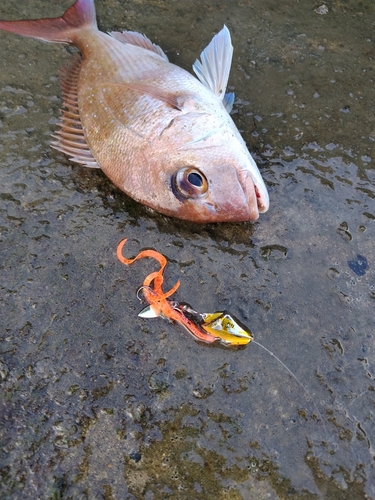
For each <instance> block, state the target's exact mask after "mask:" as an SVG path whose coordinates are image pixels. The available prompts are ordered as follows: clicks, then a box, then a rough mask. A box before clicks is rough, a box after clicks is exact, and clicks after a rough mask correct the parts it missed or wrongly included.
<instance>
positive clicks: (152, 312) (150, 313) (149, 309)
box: [138, 306, 160, 319]
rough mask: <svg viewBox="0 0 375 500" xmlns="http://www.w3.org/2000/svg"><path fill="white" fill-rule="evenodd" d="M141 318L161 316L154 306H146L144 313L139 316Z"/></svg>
mask: <svg viewBox="0 0 375 500" xmlns="http://www.w3.org/2000/svg"><path fill="white" fill-rule="evenodd" d="M138 316H139V317H140V318H147V319H148V318H157V317H159V316H160V314H158V313H157V312H156V311H155V310H154V309H153V307H152V306H146V307H145V308H144V309H142V311H141V312H140V313H139V314H138Z"/></svg>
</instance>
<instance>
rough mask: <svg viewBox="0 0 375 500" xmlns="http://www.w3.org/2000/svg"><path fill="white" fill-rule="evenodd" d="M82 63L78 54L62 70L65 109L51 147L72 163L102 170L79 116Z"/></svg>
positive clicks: (61, 79) (61, 82)
mask: <svg viewBox="0 0 375 500" xmlns="http://www.w3.org/2000/svg"><path fill="white" fill-rule="evenodd" d="M81 62H82V59H81V56H80V55H78V54H77V55H76V56H75V57H74V58H73V60H71V61H69V63H68V64H66V65H65V66H63V67H62V68H61V69H60V85H61V90H62V93H63V107H64V108H65V109H63V110H62V111H61V120H60V122H59V125H60V127H61V128H60V130H57V131H56V133H55V134H54V135H53V136H52V137H54V138H55V139H56V141H53V142H52V143H51V147H53V148H54V149H57V150H58V151H61V152H62V153H65V154H66V155H68V156H69V159H70V160H71V161H74V162H76V163H81V164H82V165H85V166H86V167H91V168H100V165H98V163H97V161H96V160H95V159H94V157H93V156H92V154H91V151H90V148H89V146H88V144H87V142H86V139H85V134H84V131H83V128H82V123H81V118H80V115H79V108H78V98H77V87H78V78H79V72H80V69H81Z"/></svg>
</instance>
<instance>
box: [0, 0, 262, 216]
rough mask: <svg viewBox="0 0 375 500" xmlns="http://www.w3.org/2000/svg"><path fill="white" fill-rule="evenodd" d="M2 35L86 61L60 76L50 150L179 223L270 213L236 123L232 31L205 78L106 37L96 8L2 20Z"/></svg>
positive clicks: (200, 64) (132, 43)
mask: <svg viewBox="0 0 375 500" xmlns="http://www.w3.org/2000/svg"><path fill="white" fill-rule="evenodd" d="M0 29H2V30H6V31H10V32H12V33H17V34H20V35H24V36H30V37H33V38H39V39H41V40H45V41H49V42H62V43H70V44H73V45H75V46H76V47H78V49H79V51H80V53H81V55H80V56H78V55H77V56H75V57H74V58H73V60H72V61H71V63H70V65H68V66H65V67H64V68H63V69H62V70H61V74H60V76H61V87H62V92H63V104H64V109H63V111H62V117H61V123H60V129H59V130H58V131H57V132H56V136H55V141H54V142H53V143H52V146H53V147H54V148H55V149H58V150H59V151H62V152H64V153H65V154H67V155H68V156H69V158H70V159H71V160H72V161H74V162H77V163H80V164H82V165H85V166H87V167H92V168H101V169H102V170H103V172H104V173H105V174H106V175H107V176H108V177H109V179H111V181H112V182H113V183H114V184H115V185H116V186H117V187H118V188H120V189H121V190H122V191H124V192H125V193H126V194H127V195H129V196H130V197H132V198H133V199H134V200H137V201H139V202H140V203H143V204H144V205H147V206H149V207H151V208H153V209H154V210H157V211H159V212H161V213H163V214H166V215H169V216H173V217H178V218H180V219H186V220H190V221H194V222H201V223H205V222H230V221H231V222H240V221H249V220H256V219H257V218H258V216H259V213H260V212H265V211H266V210H267V209H268V204H269V201H268V194H267V189H266V187H265V184H264V182H263V179H262V177H261V175H260V173H259V170H258V168H257V166H256V164H255V162H254V160H253V158H252V157H251V155H250V153H249V151H248V150H247V147H246V144H245V142H244V140H243V139H242V137H241V135H240V134H239V132H238V130H237V128H236V126H235V125H234V123H233V121H232V119H231V117H230V116H229V111H230V109H231V106H232V104H233V94H225V89H226V86H227V82H228V78H229V71H230V66H231V61H232V53H233V47H232V44H231V40H230V34H229V31H228V29H227V28H226V27H224V28H223V29H222V30H221V31H220V32H219V33H218V34H217V35H216V36H215V37H214V38H213V40H212V41H211V43H210V44H209V45H208V47H207V48H206V49H205V50H204V51H203V52H202V54H201V60H200V61H198V60H197V61H196V62H195V63H194V65H193V69H194V72H195V74H196V75H197V77H198V78H195V77H194V76H192V75H191V74H190V73H188V72H187V71H185V70H184V69H182V68H179V67H178V66H175V65H174V64H171V63H170V62H168V58H167V56H166V55H165V54H164V52H163V51H162V50H161V49H160V47H158V46H157V45H154V44H153V43H151V42H150V41H149V40H148V39H147V38H146V37H145V36H143V35H141V34H139V33H135V32H131V31H126V32H123V33H118V32H111V33H109V34H106V33H102V32H101V31H99V30H98V28H97V24H96V16H95V6H94V2H93V0H78V1H77V2H76V3H75V4H74V5H72V6H71V7H70V8H69V9H67V11H66V12H65V13H64V14H63V16H62V17H58V18H51V19H37V20H23V21H0Z"/></svg>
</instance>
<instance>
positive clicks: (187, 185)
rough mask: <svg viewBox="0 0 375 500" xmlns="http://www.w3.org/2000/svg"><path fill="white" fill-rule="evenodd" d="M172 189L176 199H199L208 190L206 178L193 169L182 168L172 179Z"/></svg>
mask: <svg viewBox="0 0 375 500" xmlns="http://www.w3.org/2000/svg"><path fill="white" fill-rule="evenodd" d="M172 188H173V191H174V193H175V195H176V196H177V197H182V198H200V197H201V196H204V195H205V194H206V192H207V190H208V182H207V179H206V177H205V176H204V175H203V174H202V172H201V171H200V170H198V169H197V168H194V167H183V168H181V169H180V170H178V172H177V173H176V174H174V175H173V177H172Z"/></svg>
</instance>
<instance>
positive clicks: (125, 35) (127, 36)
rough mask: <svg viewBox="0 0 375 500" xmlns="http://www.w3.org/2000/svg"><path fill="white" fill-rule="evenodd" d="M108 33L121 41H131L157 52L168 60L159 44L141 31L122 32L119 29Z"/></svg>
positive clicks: (131, 43)
mask: <svg viewBox="0 0 375 500" xmlns="http://www.w3.org/2000/svg"><path fill="white" fill-rule="evenodd" d="M108 34H109V35H111V36H112V37H113V38H116V40H118V41H119V42H122V43H130V45H137V46H138V47H142V48H143V49H147V50H151V52H156V54H158V55H159V56H161V57H162V58H163V59H164V60H165V61H167V62H168V57H167V56H166V54H165V53H164V52H163V50H162V49H161V48H160V47H159V45H155V44H154V43H152V42H151V40H149V39H148V38H147V36H145V35H141V33H137V32H136V31H122V32H121V33H120V32H119V31H110V32H108Z"/></svg>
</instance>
